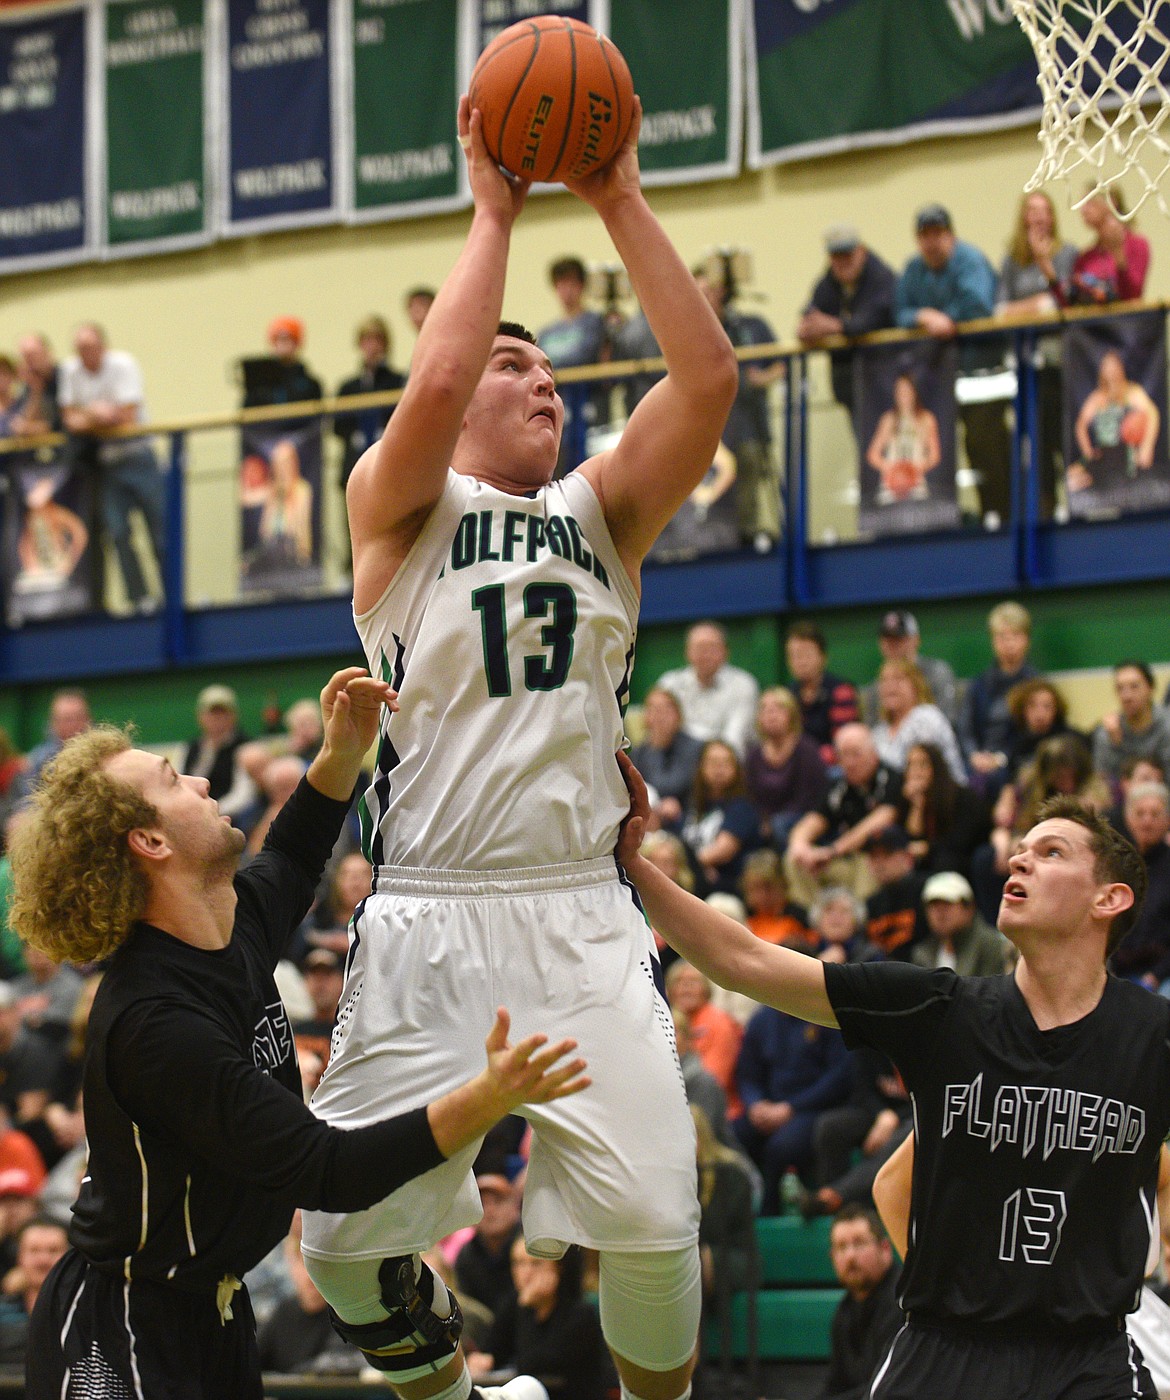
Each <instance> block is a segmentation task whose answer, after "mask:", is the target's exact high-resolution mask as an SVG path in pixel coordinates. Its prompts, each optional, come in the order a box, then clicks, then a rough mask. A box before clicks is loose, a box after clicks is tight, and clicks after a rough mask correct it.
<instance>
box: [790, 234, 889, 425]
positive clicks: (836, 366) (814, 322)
mask: <svg viewBox="0 0 1170 1400" xmlns="http://www.w3.org/2000/svg"><path fill="white" fill-rule="evenodd" d="M825 252H826V253H828V255H829V266H828V268H827V270H826V271H825V274H824V276H823V277H822V278H821V280H820V281H819V282H818V283H817V284H816V286H815V287H814V288H813V291H812V298H811V299H810V301H809V304H808V305H807V306H806V307H805V309H804V312H803V314H802V315H801V318H800V323H799V325H798V326H797V329H796V334H797V336H798V337H799V338H800V340H801V343H802V344H804V345H808V346H816V345H817V344H818V342H820V341H822V340H824V339H825V338H826V336H831V335H845V336H857V335H867V334H868V333H869V332H870V331H880V330H884V329H885V328H886V327H887V326H892V325H893V324H894V292H895V289H896V287H897V281H898V279H897V276H896V275H895V273H894V271H893V269H892V268H890V267H889V266H887V264H886V263H884V262H883V261H882V260H881V258H879V257H878V255H877V254H876V253H875V252H874V251H873V250H872V249H870V248H868V247H866V245H865V244H864V243H863V242H862V239H861V234H860V233H858V231H857V230H856V229H855V228H854V227H853V225H852V224H832V225H831V226H830V227H829V228H827V229H826V230H825ZM829 373H830V376H831V378H832V383H833V397H834V398H835V399H836V400H837V402H838V403H839V404H840V405H841V406H842V407H843V408H846V409H848V410H849V414H850V421H851V422H852V414H853V351H852V350H830V352H829Z"/></svg>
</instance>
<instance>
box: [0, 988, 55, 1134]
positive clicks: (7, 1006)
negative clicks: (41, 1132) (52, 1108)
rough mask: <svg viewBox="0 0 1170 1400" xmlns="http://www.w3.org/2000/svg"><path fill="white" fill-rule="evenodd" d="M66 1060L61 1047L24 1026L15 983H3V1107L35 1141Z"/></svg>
mask: <svg viewBox="0 0 1170 1400" xmlns="http://www.w3.org/2000/svg"><path fill="white" fill-rule="evenodd" d="M63 1058H64V1050H63V1049H62V1047H61V1046H59V1045H54V1044H53V1042H52V1041H50V1040H47V1039H46V1038H45V1037H44V1036H43V1035H40V1034H39V1033H38V1032H37V1031H33V1030H29V1029H28V1027H26V1026H25V1025H24V1023H23V1022H22V1020H21V1018H20V1007H19V1006H18V1005H17V1000H16V992H15V990H14V989H13V986H12V984H11V983H10V982H0V1107H3V1108H4V1109H5V1110H6V1112H7V1113H8V1116H9V1118H10V1119H11V1121H12V1123H13V1125H14V1126H15V1127H17V1128H19V1129H20V1130H21V1131H22V1132H30V1130H32V1131H31V1132H30V1136H33V1137H34V1141H35V1133H36V1129H35V1125H36V1124H37V1123H38V1122H40V1121H41V1119H42V1117H43V1114H44V1112H45V1107H46V1105H47V1104H48V1103H49V1100H50V1097H51V1095H52V1090H53V1087H54V1085H55V1084H56V1083H57V1079H58V1076H59V1075H60V1072H61V1062H62V1060H63Z"/></svg>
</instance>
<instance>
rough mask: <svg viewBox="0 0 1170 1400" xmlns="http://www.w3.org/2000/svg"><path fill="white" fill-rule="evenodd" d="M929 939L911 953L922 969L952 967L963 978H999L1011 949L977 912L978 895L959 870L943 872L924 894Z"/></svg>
mask: <svg viewBox="0 0 1170 1400" xmlns="http://www.w3.org/2000/svg"><path fill="white" fill-rule="evenodd" d="M922 904H923V908H924V909H925V910H926V924H927V927H928V929H929V930H930V936H929V937H928V938H925V939H923V941H922V942H921V943H919V944H917V945H916V946H915V947H914V948H913V949H911V952H910V961H911V962H913V963H916V964H917V965H918V966H919V967H929V968H934V967H949V968H952V969H953V970H954V971H955V972H957V973H958V975H959V976H960V977H998V976H1000V975H1001V974H1002V973H1003V972H1004V971H1005V969H1006V966H1007V956H1008V953H1009V951H1010V948H1011V945H1010V944H1009V943H1008V941H1007V939H1006V938H1004V936H1003V934H1001V933H999V932H998V931H997V930H996V929H993V928H992V927H991V925H990V924H989V923H988V922H987V921H986V919H984V917H983V915H982V914H980V913H979V912H978V910H977V909H976V908H975V892H974V891H973V890H972V888H971V886H970V885H969V884H968V883H967V881H966V879H965V878H964V877H963V876H962V875H960V874H959V873H958V871H956V870H940V871H939V872H938V873H937V874H935V875H932V876H931V877H930V879H929V880H927V882H926V885H925V887H924V888H923V891H922Z"/></svg>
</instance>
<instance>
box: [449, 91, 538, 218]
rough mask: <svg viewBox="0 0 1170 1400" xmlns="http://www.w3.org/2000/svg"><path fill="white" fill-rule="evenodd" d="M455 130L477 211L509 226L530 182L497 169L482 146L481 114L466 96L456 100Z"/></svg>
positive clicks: (519, 208)
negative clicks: (499, 219)
mask: <svg viewBox="0 0 1170 1400" xmlns="http://www.w3.org/2000/svg"><path fill="white" fill-rule="evenodd" d="M458 130H459V144H460V146H462V147H463V154H464V156H465V157H466V159H467V179H468V183H469V184H470V185H471V197H472V199H473V200H474V201H475V207H476V209H477V210H483V211H484V212H485V213H496V214H498V215H499V216H500V217H501V218H504V219H506V220H507V223H508V226H509V227H511V225H512V224H513V223H514V222H515V221H516V216H517V215H518V214H519V213H520V210H521V209H522V208H523V207H524V201H525V199H526V198H527V196H528V189H529V185H530V183H531V182H530V181H528V180H521V179H519V178H518V177H517V176H514V175H507V174H505V173H504V171H503V170H501V169H500V166H499V164H498V162H497V161H496V160H495V158H494V157H493V156H492V155H491V154H490V153H489V152H488V148H487V146H486V144H485V143H484V139H483V114H482V112H480V111H479V109H478V108H474V109H473V108H472V106H471V100H470V99H469V98H468V96H467V94H466V93H464V94H463V96H462V97H461V98H460V99H459V117H458Z"/></svg>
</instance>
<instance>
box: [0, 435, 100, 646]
mask: <svg viewBox="0 0 1170 1400" xmlns="http://www.w3.org/2000/svg"><path fill="white" fill-rule="evenodd" d="M44 457H45V458H46V459H47V460H42V454H40V453H36V452H29V453H27V454H26V453H21V454H16V455H13V456H11V457H6V458H5V459H4V465H3V478H4V483H5V485H6V486H7V496H8V502H7V508H6V510H5V516H4V536H3V538H4V546H3V547H4V599H5V607H4V613H5V619H6V621H7V624H8V626H9V627H20V626H22V625H23V624H24V623H26V622H43V621H44V620H45V619H47V618H54V617H73V616H76V615H77V614H78V613H84V612H89V611H90V610H91V608H92V606H93V601H92V600H93V582H94V568H95V564H98V563H100V561H96V560H95V558H94V555H95V553H96V551H95V550H94V549H91V548H90V540H91V536H90V530H89V524H88V522H89V521H90V520H91V519H92V514H91V511H92V500H91V488H90V478H89V474H88V473H87V472H83V471H80V470H79V469H77V468H76V467H75V466H73V465H72V464H71V462H70V461H69V458H68V455H67V453H56V454H53V453H46V454H44Z"/></svg>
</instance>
